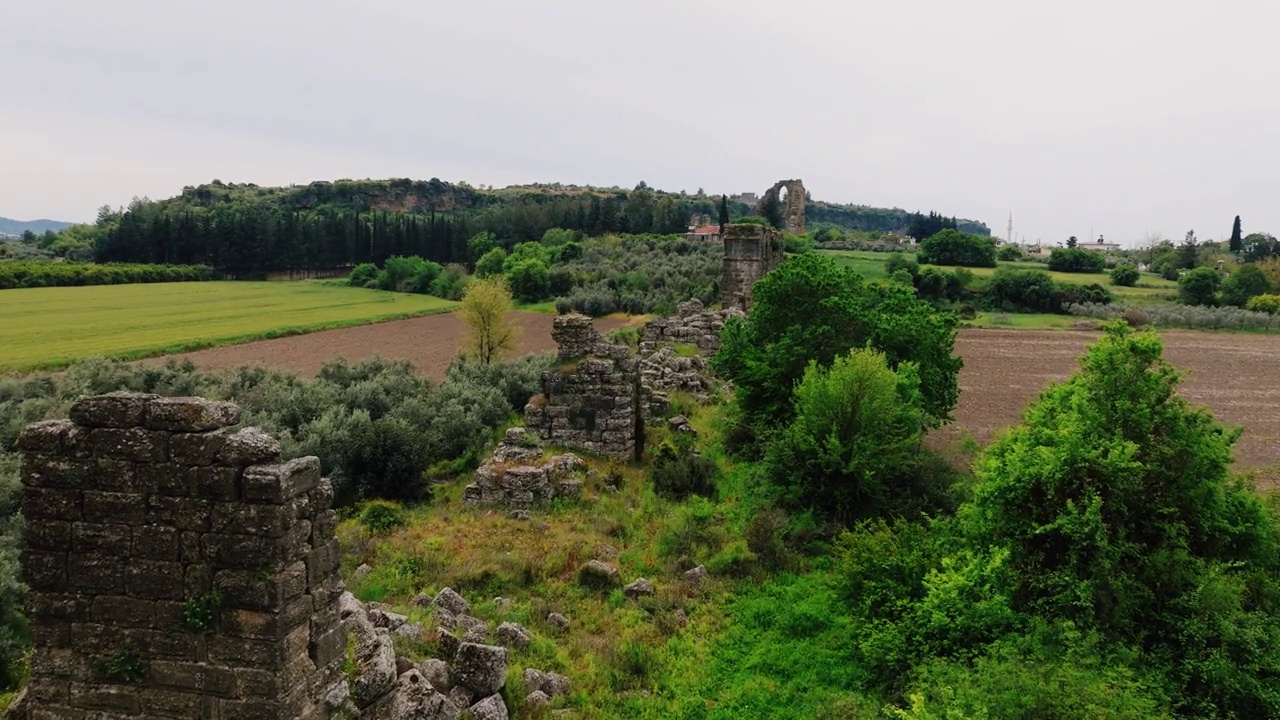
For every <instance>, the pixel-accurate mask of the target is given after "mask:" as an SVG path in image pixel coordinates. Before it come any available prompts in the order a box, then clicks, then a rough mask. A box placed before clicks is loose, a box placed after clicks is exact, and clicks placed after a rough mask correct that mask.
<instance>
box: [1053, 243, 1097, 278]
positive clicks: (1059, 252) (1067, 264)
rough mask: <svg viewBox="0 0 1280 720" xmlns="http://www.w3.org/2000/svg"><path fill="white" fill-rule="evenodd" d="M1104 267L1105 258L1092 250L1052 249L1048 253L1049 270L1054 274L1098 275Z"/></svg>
mask: <svg viewBox="0 0 1280 720" xmlns="http://www.w3.org/2000/svg"><path fill="white" fill-rule="evenodd" d="M1106 267H1107V258H1106V257H1105V256H1104V255H1103V254H1102V253H1100V252H1095V251H1093V250H1082V249H1080V248H1054V250H1053V252H1051V253H1049V269H1050V270H1053V271H1054V272H1067V273H1100V272H1102V271H1103V270H1105V269H1106Z"/></svg>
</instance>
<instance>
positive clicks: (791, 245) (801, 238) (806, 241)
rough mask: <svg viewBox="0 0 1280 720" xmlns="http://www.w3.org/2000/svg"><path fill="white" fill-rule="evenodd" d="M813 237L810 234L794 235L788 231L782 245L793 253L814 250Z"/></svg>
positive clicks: (797, 253)
mask: <svg viewBox="0 0 1280 720" xmlns="http://www.w3.org/2000/svg"><path fill="white" fill-rule="evenodd" d="M813 246H814V242H813V238H811V237H809V236H808V235H792V234H790V233H787V234H786V235H784V236H783V238H782V247H783V249H784V250H786V251H787V252H789V253H791V254H793V255H799V254H802V253H807V252H813Z"/></svg>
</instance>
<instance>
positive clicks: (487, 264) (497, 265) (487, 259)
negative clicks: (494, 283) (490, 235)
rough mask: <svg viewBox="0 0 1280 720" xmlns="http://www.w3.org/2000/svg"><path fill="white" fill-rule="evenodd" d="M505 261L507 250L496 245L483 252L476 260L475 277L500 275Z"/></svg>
mask: <svg viewBox="0 0 1280 720" xmlns="http://www.w3.org/2000/svg"><path fill="white" fill-rule="evenodd" d="M506 262H507V251H506V250H503V249H502V248H499V247H496V248H493V249H492V250H490V251H489V252H487V253H485V254H484V255H483V256H481V258H480V259H479V260H477V261H476V277H480V278H486V277H493V276H494V275H501V274H502V268H503V267H504V266H505V265H506Z"/></svg>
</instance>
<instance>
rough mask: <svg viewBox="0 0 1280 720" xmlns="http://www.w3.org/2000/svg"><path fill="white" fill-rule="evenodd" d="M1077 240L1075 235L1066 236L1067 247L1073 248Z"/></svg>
mask: <svg viewBox="0 0 1280 720" xmlns="http://www.w3.org/2000/svg"><path fill="white" fill-rule="evenodd" d="M1079 242H1080V241H1079V240H1077V239H1076V236H1075V235H1072V236H1071V237H1069V238H1067V247H1069V248H1071V249H1072V250H1075V248H1076V245H1077V244H1079Z"/></svg>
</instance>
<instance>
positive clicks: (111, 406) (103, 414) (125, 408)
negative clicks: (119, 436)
mask: <svg viewBox="0 0 1280 720" xmlns="http://www.w3.org/2000/svg"><path fill="white" fill-rule="evenodd" d="M157 397H159V396H158V395H145V394H141V393H130V392H118V393H110V394H107V395H98V396H96V397H88V398H84V399H82V400H79V401H77V402H76V403H75V404H74V405H72V406H71V411H70V413H68V414H69V415H70V416H71V420H72V421H73V422H75V423H76V424H77V425H84V426H85V427H92V428H132V427H137V426H139V425H141V424H142V423H143V420H144V419H145V417H146V412H147V404H148V403H150V402H151V401H152V400H154V399H156V398H157Z"/></svg>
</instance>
